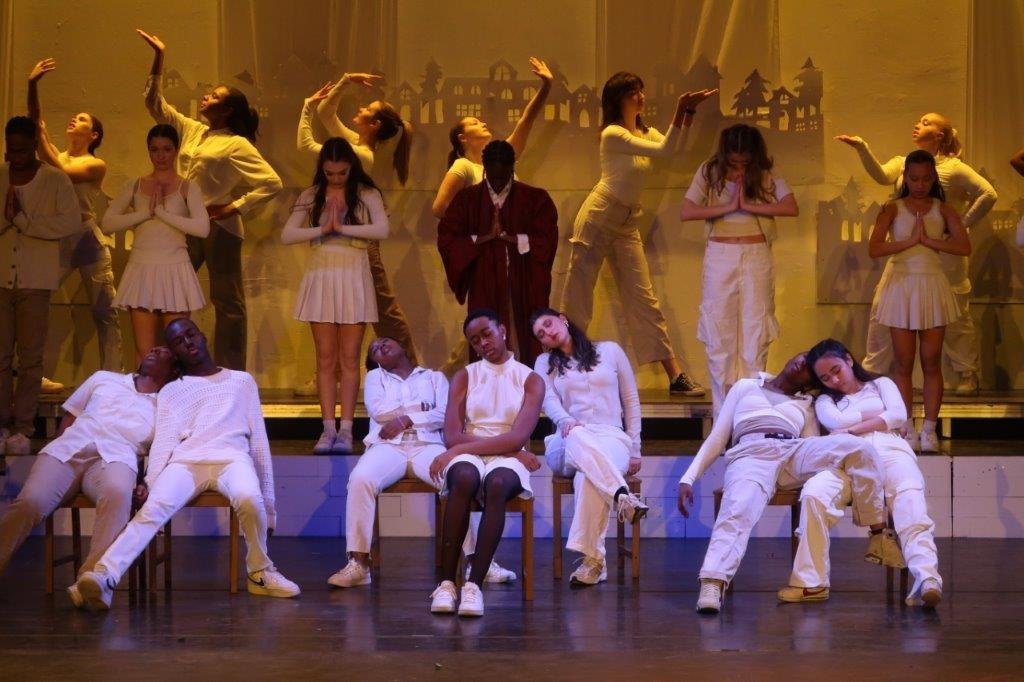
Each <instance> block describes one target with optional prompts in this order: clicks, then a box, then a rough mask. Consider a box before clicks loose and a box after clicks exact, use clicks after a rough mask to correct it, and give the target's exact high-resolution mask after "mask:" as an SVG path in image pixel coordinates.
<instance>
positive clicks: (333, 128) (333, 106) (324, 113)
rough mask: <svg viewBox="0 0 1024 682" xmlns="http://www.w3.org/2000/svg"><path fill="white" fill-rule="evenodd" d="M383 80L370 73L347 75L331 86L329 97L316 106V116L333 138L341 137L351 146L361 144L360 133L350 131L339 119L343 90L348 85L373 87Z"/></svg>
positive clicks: (328, 92)
mask: <svg viewBox="0 0 1024 682" xmlns="http://www.w3.org/2000/svg"><path fill="white" fill-rule="evenodd" d="M380 79H381V77H380V76H377V75H374V74H370V73H346V74H344V75H342V77H341V78H339V79H338V82H337V83H335V84H334V85H333V86H331V89H330V90H328V91H327V95H326V96H325V97H324V98H323V99H322V100H321V101H320V102H319V103H318V104H317V105H316V114H317V116H319V117H320V122H321V123H323V124H324V128H326V129H327V133H328V134H329V135H330V136H331V137H341V138H344V139H346V140H348V142H349V144H353V145H356V144H359V133H357V132H356V131H354V130H352V129H350V128H349V127H348V126H346V125H345V124H344V123H342V122H341V119H340V118H339V117H338V104H340V103H341V89H342V88H343V87H345V85H346V84H347V83H358V84H359V85H363V86H367V87H369V86H371V85H373V84H374V83H376V82H377V81H379V80H380Z"/></svg>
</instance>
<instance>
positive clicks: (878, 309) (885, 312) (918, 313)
mask: <svg viewBox="0 0 1024 682" xmlns="http://www.w3.org/2000/svg"><path fill="white" fill-rule="evenodd" d="M876 291H877V293H876V298H877V305H876V306H875V319H876V320H877V321H878V322H879V323H881V324H884V325H885V326H887V327H897V328H899V329H913V330H921V329H931V328H933V327H944V326H946V325H947V324H950V323H952V322H955V321H956V320H958V319H959V318H960V307H959V306H958V305H957V303H956V297H955V296H953V290H952V289H951V288H950V286H949V279H948V278H947V277H946V274H945V273H944V272H899V271H892V270H886V271H885V272H883V273H882V279H881V280H880V281H879V282H878V289H877V290H876Z"/></svg>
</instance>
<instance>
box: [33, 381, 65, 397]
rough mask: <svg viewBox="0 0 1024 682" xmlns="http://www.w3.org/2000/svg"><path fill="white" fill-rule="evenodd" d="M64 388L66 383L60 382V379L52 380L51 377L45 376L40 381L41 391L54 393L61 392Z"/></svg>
mask: <svg viewBox="0 0 1024 682" xmlns="http://www.w3.org/2000/svg"><path fill="white" fill-rule="evenodd" d="M63 390H64V384H62V383H60V382H59V381H51V380H50V379H47V378H46V377H43V378H42V380H41V381H40V382H39V392H40V393H47V394H51V395H52V394H54V393H60V392H61V391H63Z"/></svg>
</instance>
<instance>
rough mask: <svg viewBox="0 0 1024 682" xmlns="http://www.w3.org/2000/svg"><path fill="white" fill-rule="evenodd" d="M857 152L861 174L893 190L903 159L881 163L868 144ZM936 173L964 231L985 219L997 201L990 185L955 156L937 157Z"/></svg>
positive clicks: (942, 155)
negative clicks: (862, 169)
mask: <svg viewBox="0 0 1024 682" xmlns="http://www.w3.org/2000/svg"><path fill="white" fill-rule="evenodd" d="M856 150H857V154H858V156H860V160H861V163H862V164H864V170H866V171H867V172H868V175H870V176H871V178H872V179H873V180H874V181H875V182H877V183H879V184H881V185H893V186H895V185H897V184H898V183H899V181H900V178H902V177H903V166H904V164H905V163H906V160H907V157H906V156H894V157H892V158H891V159H889V160H888V161H886V162H885V163H880V162H879V160H878V159H877V158H876V157H875V155H874V154H873V153H872V151H871V147H869V146H868V143H867V142H865V143H864V144H863V145H857V147H856ZM935 171H936V173H937V174H938V176H939V184H940V185H942V189H943V190H944V191H945V192H946V203H948V204H949V205H950V206H952V207H953V208H954V209H956V212H957V213H959V214H960V217H961V219H962V220H963V223H964V227H966V228H970V227H972V226H973V225H974V224H975V223H977V222H978V221H979V220H981V219H982V218H984V217H985V214H986V213H988V212H989V211H990V210H991V209H992V206H994V205H995V203H996V199H998V198H999V195H998V194H996V190H995V188H994V187H992V183H990V182H989V181H988V180H986V179H985V178H983V177H982V176H981V174H979V173H978V172H977V171H975V170H974V169H973V168H971V167H970V166H968V165H967V164H966V163H964V162H963V161H961V160H960V159H958V158H956V157H954V156H946V155H944V154H940V155H938V156H936V157H935Z"/></svg>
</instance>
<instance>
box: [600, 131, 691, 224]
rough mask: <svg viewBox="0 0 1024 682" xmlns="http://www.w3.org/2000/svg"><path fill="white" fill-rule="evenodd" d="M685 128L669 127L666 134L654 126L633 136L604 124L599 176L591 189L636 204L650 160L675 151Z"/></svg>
mask: <svg viewBox="0 0 1024 682" xmlns="http://www.w3.org/2000/svg"><path fill="white" fill-rule="evenodd" d="M689 130H690V129H689V127H688V126H687V127H686V128H684V129H683V130H680V129H679V128H677V127H676V126H669V129H668V134H667V135H662V134H661V133H659V132H658V131H657V130H656V129H655V128H648V129H647V132H645V133H643V134H642V135H634V134H632V133H631V132H629V131H628V130H626V129H625V128H623V127H622V126H620V125H610V126H607V127H606V128H605V129H604V130H602V131H601V146H600V152H599V155H600V159H601V179H600V180H598V181H597V186H596V187H595V189H597V190H601V191H604V192H606V193H608V194H611V195H612V196H613V197H615V198H616V199H617V200H618V201H619V202H621V203H623V204H625V205H627V206H635V205H637V204H639V203H640V193H641V191H643V188H644V182H645V181H646V180H647V176H648V175H650V173H651V159H653V158H657V157H665V156H671V155H672V154H674V153H676V152H677V151H678V150H679V149H681V148H682V146H683V143H684V141H685V140H686V134H687V132H688V131H689Z"/></svg>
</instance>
